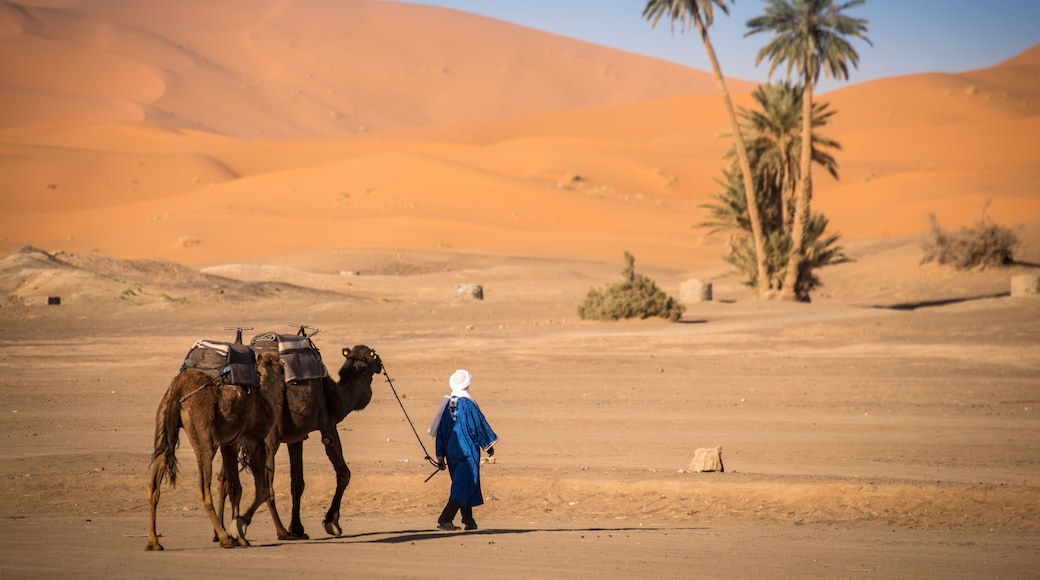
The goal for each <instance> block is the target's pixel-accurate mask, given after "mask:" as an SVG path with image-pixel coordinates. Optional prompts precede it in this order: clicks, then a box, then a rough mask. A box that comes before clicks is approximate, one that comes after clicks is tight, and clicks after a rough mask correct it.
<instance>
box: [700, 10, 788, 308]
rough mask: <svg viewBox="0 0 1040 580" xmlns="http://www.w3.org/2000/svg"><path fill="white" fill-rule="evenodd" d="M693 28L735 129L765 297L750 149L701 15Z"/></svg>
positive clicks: (762, 241)
mask: <svg viewBox="0 0 1040 580" xmlns="http://www.w3.org/2000/svg"><path fill="white" fill-rule="evenodd" d="M694 24H695V25H696V26H697V32H699V33H700V35H701V40H702V41H703V42H704V49H705V51H707V53H708V60H709V61H711V70H712V72H714V73H715V83H716V84H718V86H719V95H720V96H721V97H722V103H723V104H724V105H725V107H726V116H727V117H729V123H730V126H731V127H732V129H733V139H734V141H735V142H736V143H735V145H736V150H737V159H738V161H739V163H740V173H741V175H742V176H743V178H744V195H745V196H746V197H747V206H748V218H749V219H750V221H751V237H752V240H753V241H754V243H755V263H756V266H757V268H758V280H757V284H756V285H755V293H756V294H757V295H758V296H763V295H765V294H766V293H767V291H768V290H769V286H770V284H769V272H768V271H767V270H766V247H765V237H764V235H763V234H762V217H761V215H760V213H759V208H758V197H757V196H756V195H755V181H754V175H753V174H752V173H751V160H750V159H749V158H748V151H747V145H745V144H744V136H743V135H742V134H741V132H740V125H739V124H738V123H737V113H736V111H735V110H734V109H733V101H732V99H730V96H729V90H728V89H726V79H725V78H724V77H723V76H722V68H721V67H720V66H719V61H718V59H717V58H716V57H715V49H714V48H712V45H711V40H710V39H709V38H708V29H707V28H706V27H705V26H704V22H703V21H702V20H701V15H700V13H699V12H695V13H694Z"/></svg>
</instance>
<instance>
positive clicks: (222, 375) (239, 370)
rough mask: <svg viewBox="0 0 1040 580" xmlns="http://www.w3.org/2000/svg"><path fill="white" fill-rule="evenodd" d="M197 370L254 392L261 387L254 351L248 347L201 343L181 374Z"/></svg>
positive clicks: (210, 341)
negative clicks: (189, 370)
mask: <svg viewBox="0 0 1040 580" xmlns="http://www.w3.org/2000/svg"><path fill="white" fill-rule="evenodd" d="M188 369H194V370H197V371H199V372H201V373H203V374H205V375H207V376H210V377H213V378H215V379H220V380H222V381H223V382H225V383H227V384H230V385H240V386H242V387H246V388H247V389H249V390H250V391H251V390H253V389H257V388H259V387H260V375H259V374H258V373H257V370H256V358H255V356H254V355H253V349H251V348H249V347H248V346H246V345H244V344H235V343H233V342H221V341H216V340H199V341H196V342H195V344H194V345H193V346H192V347H191V350H189V351H188V354H187V356H185V357H184V363H183V364H182V365H181V371H182V372H183V371H186V370H188Z"/></svg>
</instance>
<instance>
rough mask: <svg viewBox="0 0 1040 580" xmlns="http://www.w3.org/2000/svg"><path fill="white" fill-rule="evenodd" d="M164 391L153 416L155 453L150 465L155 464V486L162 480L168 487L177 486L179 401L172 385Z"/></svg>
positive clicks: (179, 427) (179, 424) (179, 430)
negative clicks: (164, 393) (166, 480)
mask: <svg viewBox="0 0 1040 580" xmlns="http://www.w3.org/2000/svg"><path fill="white" fill-rule="evenodd" d="M170 386H171V388H170V389H168V390H167V391H166V395H165V396H164V397H163V400H162V402H161V403H159V410H158V411H157V412H156V414H155V451H154V452H153V453H152V463H154V464H156V467H157V471H156V482H155V483H156V485H158V484H159V483H161V482H162V480H163V478H166V479H169V480H170V485H171V486H174V485H177V446H178V445H180V432H181V399H180V397H178V396H176V394H175V393H174V390H173V388H172V387H173V385H172V384H171V385H170Z"/></svg>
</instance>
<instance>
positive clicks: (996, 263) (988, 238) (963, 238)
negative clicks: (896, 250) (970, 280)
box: [921, 204, 1019, 270]
mask: <svg viewBox="0 0 1040 580" xmlns="http://www.w3.org/2000/svg"><path fill="white" fill-rule="evenodd" d="M987 206H988V204H987ZM928 219H929V221H930V222H931V228H930V231H929V233H928V237H927V238H926V239H925V241H924V246H923V250H924V257H923V258H921V263H922V264H925V263H928V262H935V263H937V264H941V265H949V266H953V267H954V268H956V269H958V270H971V269H973V268H980V269H986V268H994V267H1000V266H1007V265H1010V264H1011V263H1012V262H1014V254H1013V250H1014V249H1015V248H1016V247H1017V246H1018V244H1019V239H1018V234H1016V233H1015V232H1014V231H1012V230H1010V229H1009V228H1006V227H1004V226H1000V225H997V224H995V223H993V221H992V220H990V219H989V216H987V215H986V208H985V207H983V209H982V217H980V218H979V220H978V221H977V222H975V225H974V227H971V228H968V227H962V228H961V229H960V230H959V231H956V232H948V231H946V230H944V229H943V228H942V226H940V225H939V221H938V220H937V219H936V218H935V215H934V214H930V215H929V216H928Z"/></svg>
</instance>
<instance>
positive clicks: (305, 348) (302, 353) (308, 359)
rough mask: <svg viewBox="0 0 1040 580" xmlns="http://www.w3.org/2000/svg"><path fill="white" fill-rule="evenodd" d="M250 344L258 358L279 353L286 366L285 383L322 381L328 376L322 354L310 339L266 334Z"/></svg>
mask: <svg viewBox="0 0 1040 580" xmlns="http://www.w3.org/2000/svg"><path fill="white" fill-rule="evenodd" d="M249 344H250V345H251V346H252V347H253V350H255V351H256V354H257V356H259V355H261V354H263V353H265V352H277V353H278V355H279V356H280V357H281V359H282V363H283V364H284V365H285V381H286V382H290V381H307V380H311V379H320V378H323V377H324V376H325V375H327V374H328V371H326V370H325V363H323V362H322V361H321V353H320V352H318V347H316V346H314V343H313V342H312V341H311V339H310V337H307V336H301V335H299V334H278V333H276V332H265V333H264V334H258V335H256V336H254V337H253V340H251V341H249Z"/></svg>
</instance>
